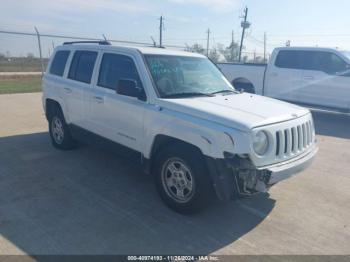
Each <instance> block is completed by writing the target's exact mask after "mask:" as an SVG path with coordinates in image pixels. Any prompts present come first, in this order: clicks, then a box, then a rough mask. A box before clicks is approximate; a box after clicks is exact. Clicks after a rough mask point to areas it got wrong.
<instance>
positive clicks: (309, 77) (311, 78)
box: [304, 76, 315, 80]
mask: <svg viewBox="0 0 350 262" xmlns="http://www.w3.org/2000/svg"><path fill="white" fill-rule="evenodd" d="M314 79H315V78H314V77H313V76H304V80H314Z"/></svg>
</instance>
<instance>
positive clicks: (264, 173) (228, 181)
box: [206, 145, 318, 200]
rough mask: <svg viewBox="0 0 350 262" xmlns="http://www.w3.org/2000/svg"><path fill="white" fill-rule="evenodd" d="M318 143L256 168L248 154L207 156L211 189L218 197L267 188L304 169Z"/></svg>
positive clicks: (228, 196) (246, 193) (266, 189)
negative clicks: (226, 156) (230, 156)
mask: <svg viewBox="0 0 350 262" xmlns="http://www.w3.org/2000/svg"><path fill="white" fill-rule="evenodd" d="M317 151H318V147H317V146H316V145H314V146H313V147H312V148H310V149H309V150H308V151H307V152H305V153H304V154H302V155H300V156H298V157H296V158H293V159H291V160H288V161H285V162H282V163H278V164H274V165H270V166H264V167H259V168H256V167H255V166H254V165H253V164H252V163H251V161H250V159H249V158H240V157H238V156H235V157H233V158H229V159H213V158H210V157H207V158H206V162H207V166H208V169H209V173H210V176H211V178H212V182H213V185H214V189H215V191H216V193H217V195H218V197H219V199H221V200H229V199H232V198H235V197H237V196H241V195H252V194H255V193H259V192H267V191H268V189H269V188H270V187H271V186H273V185H274V184H276V183H278V182H280V181H282V180H285V179H287V178H289V177H291V176H293V175H295V174H298V173H300V172H302V171H303V170H305V169H306V168H307V167H309V166H310V165H311V163H312V162H313V160H314V158H315V155H316V153H317Z"/></svg>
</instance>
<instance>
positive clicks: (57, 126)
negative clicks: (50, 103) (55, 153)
mask: <svg viewBox="0 0 350 262" xmlns="http://www.w3.org/2000/svg"><path fill="white" fill-rule="evenodd" d="M49 133H50V137H51V143H52V145H53V146H54V147H55V148H57V149H60V150H71V149H73V148H75V146H76V143H75V141H74V139H73V137H72V135H71V132H70V130H69V127H68V125H67V123H66V120H65V119H64V116H63V113H62V110H61V109H60V108H55V109H54V110H53V112H52V114H51V116H50V118H49Z"/></svg>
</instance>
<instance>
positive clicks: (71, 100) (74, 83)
mask: <svg viewBox="0 0 350 262" xmlns="http://www.w3.org/2000/svg"><path fill="white" fill-rule="evenodd" d="M97 54H98V53H97V52H96V51H88V50H78V51H75V52H74V55H73V58H72V62H71V65H70V68H69V72H68V77H67V79H68V80H67V84H68V85H66V86H65V87H64V90H63V92H64V100H65V102H66V111H67V112H68V115H69V119H70V123H72V124H75V125H77V126H80V127H84V128H85V127H86V124H87V119H86V110H87V106H88V105H87V104H88V103H87V99H86V90H88V89H90V88H91V80H92V74H93V71H94V67H95V63H96V58H97Z"/></svg>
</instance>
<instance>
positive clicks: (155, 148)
mask: <svg viewBox="0 0 350 262" xmlns="http://www.w3.org/2000/svg"><path fill="white" fill-rule="evenodd" d="M174 145H179V146H183V147H186V148H188V150H194V151H196V152H197V153H199V154H200V155H201V156H203V157H204V154H203V152H202V150H201V149H200V148H199V147H198V146H196V145H194V144H191V143H189V142H186V141H183V140H181V139H178V138H175V137H172V136H168V135H162V134H159V135H156V136H155V138H154V140H153V144H152V148H151V153H150V158H149V160H150V166H149V167H150V172H152V170H153V168H154V162H155V158H156V157H157V154H158V153H159V152H161V151H162V150H163V149H164V148H166V147H169V146H174Z"/></svg>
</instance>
